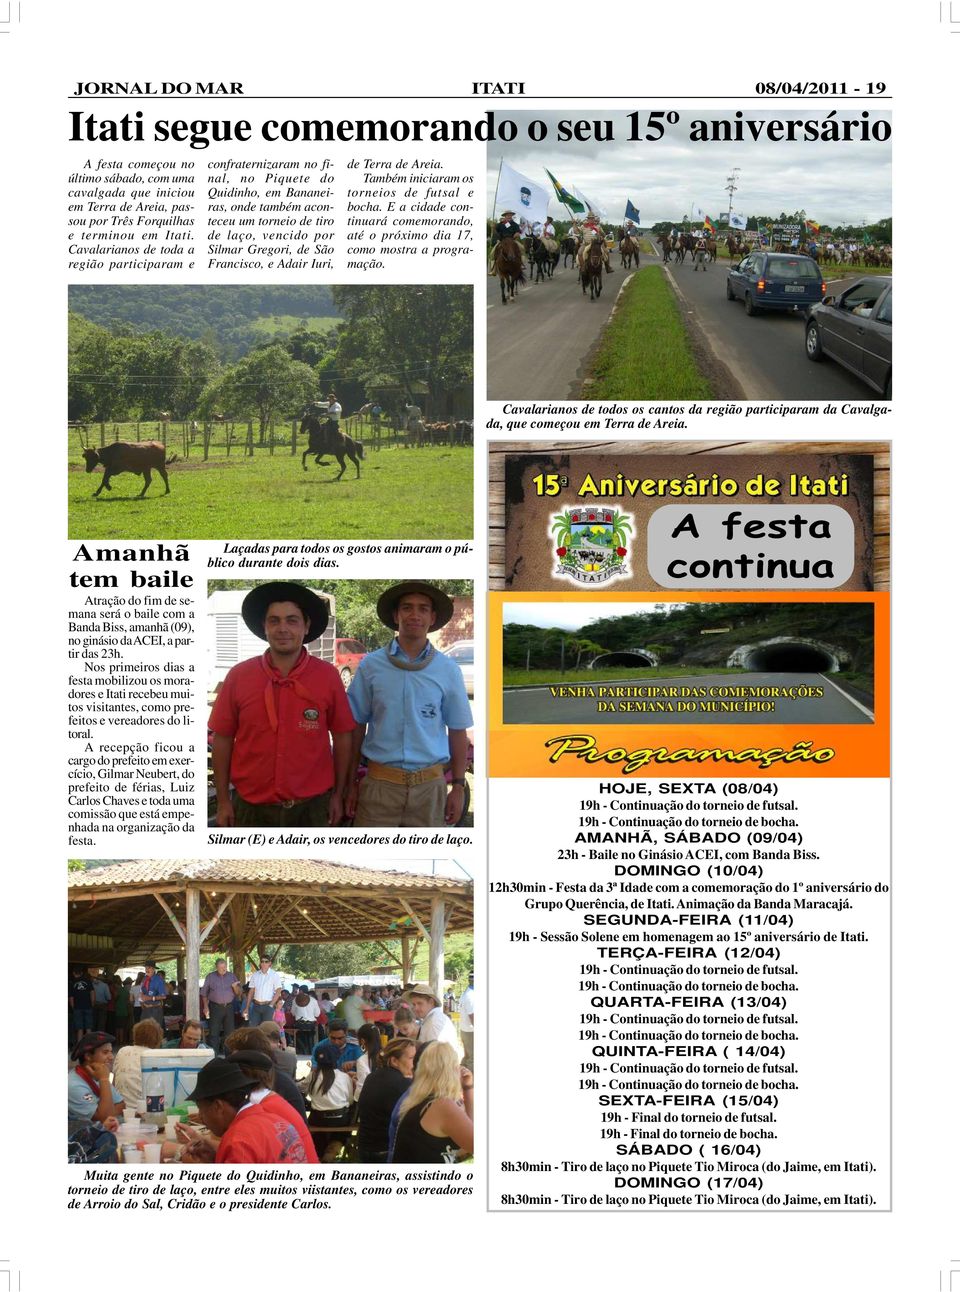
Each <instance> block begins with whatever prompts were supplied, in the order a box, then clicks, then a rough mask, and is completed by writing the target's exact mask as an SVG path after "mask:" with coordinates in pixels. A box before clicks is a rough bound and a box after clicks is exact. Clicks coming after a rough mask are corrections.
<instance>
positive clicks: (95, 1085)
mask: <svg viewBox="0 0 960 1292" xmlns="http://www.w3.org/2000/svg"><path fill="white" fill-rule="evenodd" d="M74 1071H75V1072H76V1074H77V1076H78V1077H80V1079H81V1080H82V1081H85V1082H86V1083H87V1085H88V1086H89V1087H90V1089H91V1090H92V1091H93V1093H94V1094H95V1095H96V1096H97V1100H98V1101H99V1099H100V1082H99V1081H94V1079H93V1077H91V1075H90V1073H89V1072H88V1071H87V1070H86V1068H84V1067H82V1066H81V1065H80V1064H79V1063H78V1064H77V1066H76V1068H75V1069H74Z"/></svg>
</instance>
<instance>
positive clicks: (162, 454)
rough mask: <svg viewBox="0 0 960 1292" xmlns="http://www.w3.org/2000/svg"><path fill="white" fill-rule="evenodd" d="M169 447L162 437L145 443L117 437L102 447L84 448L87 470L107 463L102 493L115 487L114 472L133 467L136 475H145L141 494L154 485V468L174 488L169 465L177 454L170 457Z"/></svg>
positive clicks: (101, 484)
mask: <svg viewBox="0 0 960 1292" xmlns="http://www.w3.org/2000/svg"><path fill="white" fill-rule="evenodd" d="M166 454H167V451H166V449H165V448H164V447H163V445H162V444H161V443H160V442H159V441H158V440H144V442H143V443H142V444H131V443H130V442H129V441H128V440H117V441H115V443H113V444H105V445H104V446H103V448H102V449H84V450H83V460H84V462H86V464H87V473H88V474H89V473H90V472H91V471H94V470H96V468H97V467H98V466H101V467H103V479H102V480H101V481H100V488H99V489H98V490H97V491H96V492H95V493H94V495H93V496H94V498H97V497H99V495H100V494H101V493H102V492H103V490H104V489H109V488H111V485H110V481H111V480H112V479H113V477H114V476H119V475H123V473H124V472H125V471H132V472H133V474H134V475H136V476H143V488H142V489H141V490H140V492H139V494H138V495H137V497H138V498H142V497H143V495H144V494H145V493H146V492H147V490H148V489H149V488H150V480H151V475H152V472H154V471H156V472H157V474H158V475H159V476H160V477H161V479H162V480H163V483H164V484H165V485H166V487H167V488H166V492H167V493H169V492H170V481H169V480H168V479H167V467H168V466H169V465H170V463H171V462H175V461H176V457H175V456H174V457H172V458H168V457H167V455H166Z"/></svg>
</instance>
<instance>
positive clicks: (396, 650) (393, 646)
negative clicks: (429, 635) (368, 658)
mask: <svg viewBox="0 0 960 1292" xmlns="http://www.w3.org/2000/svg"><path fill="white" fill-rule="evenodd" d="M432 649H433V647H432V646H431V644H430V642H429V641H428V642H427V644H426V646H424V648H423V650H422V651H421V652H420V654H419V655H415V656H414V657H413V659H412V660H410V662H411V663H412V664H417V663H419V661H420V660H422V659H425V658H426V656H427V655H429V653H430V651H431V650H432ZM387 651H388V653H389V654H390V655H402V656H403V658H404V659H410V656H409V655H408V654H407V652H406V651H405V650H401V649H400V638H399V637H394V639H393V641H392V642H391V643H390V645H389V646H388V647H387Z"/></svg>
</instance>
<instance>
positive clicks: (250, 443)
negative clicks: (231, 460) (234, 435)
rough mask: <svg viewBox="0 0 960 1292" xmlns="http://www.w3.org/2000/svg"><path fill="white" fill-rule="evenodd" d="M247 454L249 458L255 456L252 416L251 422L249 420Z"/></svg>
mask: <svg viewBox="0 0 960 1292" xmlns="http://www.w3.org/2000/svg"><path fill="white" fill-rule="evenodd" d="M246 455H247V457H248V458H252V457H253V419H252V418H251V419H250V421H249V422H247V445H246Z"/></svg>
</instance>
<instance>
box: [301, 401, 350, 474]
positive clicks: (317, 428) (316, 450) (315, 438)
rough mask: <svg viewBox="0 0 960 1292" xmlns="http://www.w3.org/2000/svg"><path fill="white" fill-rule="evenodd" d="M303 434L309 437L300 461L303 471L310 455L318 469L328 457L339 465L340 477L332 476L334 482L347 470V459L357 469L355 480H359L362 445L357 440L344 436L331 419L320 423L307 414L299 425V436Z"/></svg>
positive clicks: (317, 419)
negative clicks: (332, 458)
mask: <svg viewBox="0 0 960 1292" xmlns="http://www.w3.org/2000/svg"><path fill="white" fill-rule="evenodd" d="M304 432H306V434H307V435H308V436H309V439H308V441H307V448H305V449H304V451H303V457H302V458H301V459H300V463H301V466H302V467H303V469H304V471H306V469H307V458H308V457H310V455H311V454H312V455H313V457H314V459H315V461H316V464H317V466H318V467H319V466H323V465H324V464H323V461H322V459H323V458H324V457H325V456H327V455H329V456H330V457H334V458H336V459H337V461H338V462H339V463H340V475H336V476H334V477H333V478H334V480H339V479H340V476H342V475H343V473H344V471H345V470H346V469H347V458H349V459H350V461H351V462H352V463H353V465H354V466H355V467H356V468H357V479H358V480H359V479H360V459H361V458H362V457H363V445H362V444H361V443H360V442H359V440H352V439H351V438H350V436H349V435H344V433H343V431H341V430H340V428H339V427H338V426H337V424H336V422H335V421H333V419H328V420H327V421H324V422H321V421H320V420H319V418H316V417H312V416H310V415H309V414H308V415H307V416H306V417H305V418H304V419H303V421H302V422H301V423H300V434H301V435H303V434H304Z"/></svg>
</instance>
